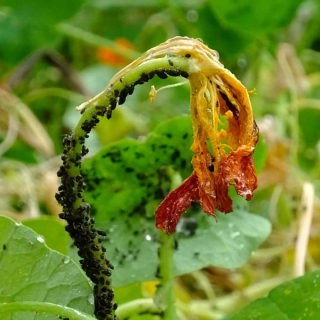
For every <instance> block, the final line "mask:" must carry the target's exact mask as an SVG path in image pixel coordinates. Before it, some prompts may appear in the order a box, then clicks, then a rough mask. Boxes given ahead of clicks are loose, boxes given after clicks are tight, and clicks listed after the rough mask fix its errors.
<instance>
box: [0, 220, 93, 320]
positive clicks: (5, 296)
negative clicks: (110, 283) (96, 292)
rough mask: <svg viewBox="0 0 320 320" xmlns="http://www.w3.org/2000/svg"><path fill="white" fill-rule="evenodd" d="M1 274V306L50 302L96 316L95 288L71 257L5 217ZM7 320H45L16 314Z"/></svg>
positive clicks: (1, 231)
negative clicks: (93, 296) (52, 248)
mask: <svg viewBox="0 0 320 320" xmlns="http://www.w3.org/2000/svg"><path fill="white" fill-rule="evenodd" d="M0 274H1V277H0V303H9V302H24V301H38V302H50V303H53V304H59V305H63V306H68V307H70V308H73V309H76V310H79V311H81V312H84V313H87V314H89V315H92V314H93V305H92V303H91V299H92V288H91V286H90V284H89V281H88V279H87V278H86V276H85V275H84V274H83V272H82V271H81V269H80V268H79V267H78V266H77V265H76V264H75V263H74V262H73V261H72V260H71V259H70V258H69V257H68V256H64V255H62V254H60V253H58V252H56V251H53V250H50V249H49V248H48V247H47V246H46V245H45V243H44V239H43V238H42V237H41V236H39V235H37V234H36V233H34V232H33V231H32V230H30V229H29V228H27V227H25V226H23V225H21V224H20V223H16V222H14V221H13V220H11V219H9V218H6V217H0ZM7 319H14V320H18V319H19V320H29V319H43V317H42V318H41V315H39V316H38V317H35V313H19V314H18V313H17V315H16V316H15V317H12V318H7ZM46 319H52V320H56V319H57V317H56V316H48V317H46Z"/></svg>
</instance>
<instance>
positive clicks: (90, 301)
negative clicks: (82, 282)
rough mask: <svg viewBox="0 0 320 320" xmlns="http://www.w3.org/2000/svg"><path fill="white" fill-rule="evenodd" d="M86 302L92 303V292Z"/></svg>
mask: <svg viewBox="0 0 320 320" xmlns="http://www.w3.org/2000/svg"><path fill="white" fill-rule="evenodd" d="M88 302H89V303H90V304H94V297H93V294H91V295H90V296H89V297H88Z"/></svg>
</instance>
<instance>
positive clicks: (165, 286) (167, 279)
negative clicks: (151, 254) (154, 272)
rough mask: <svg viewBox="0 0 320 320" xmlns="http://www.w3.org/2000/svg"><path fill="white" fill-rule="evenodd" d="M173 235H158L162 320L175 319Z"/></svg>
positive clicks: (162, 233)
mask: <svg viewBox="0 0 320 320" xmlns="http://www.w3.org/2000/svg"><path fill="white" fill-rule="evenodd" d="M173 251H174V235H170V234H166V233H164V232H161V235H160V251H159V259H160V277H161V278H160V289H159V294H160V295H161V300H162V301H161V302H162V303H161V304H162V306H161V307H162V308H161V309H163V310H164V313H163V319H164V320H175V319H176V299H175V292H174V275H173Z"/></svg>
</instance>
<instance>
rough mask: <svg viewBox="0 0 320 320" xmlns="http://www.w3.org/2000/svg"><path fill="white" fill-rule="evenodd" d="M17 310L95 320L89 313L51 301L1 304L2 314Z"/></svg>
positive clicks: (71, 318)
mask: <svg viewBox="0 0 320 320" xmlns="http://www.w3.org/2000/svg"><path fill="white" fill-rule="evenodd" d="M15 312H37V313H39V312H42V313H47V314H53V315H56V316H58V317H62V318H68V319H69V320H95V318H93V317H91V316H89V315H88V314H84V313H82V312H80V311H77V310H74V309H71V308H68V307H66V306H60V305H57V304H53V303H49V302H37V301H24V302H10V303H3V304H0V314H13V313H15Z"/></svg>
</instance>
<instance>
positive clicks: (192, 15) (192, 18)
mask: <svg viewBox="0 0 320 320" xmlns="http://www.w3.org/2000/svg"><path fill="white" fill-rule="evenodd" d="M187 20H188V21H189V22H196V21H197V20H198V12H197V11H196V10H189V11H188V12H187Z"/></svg>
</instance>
